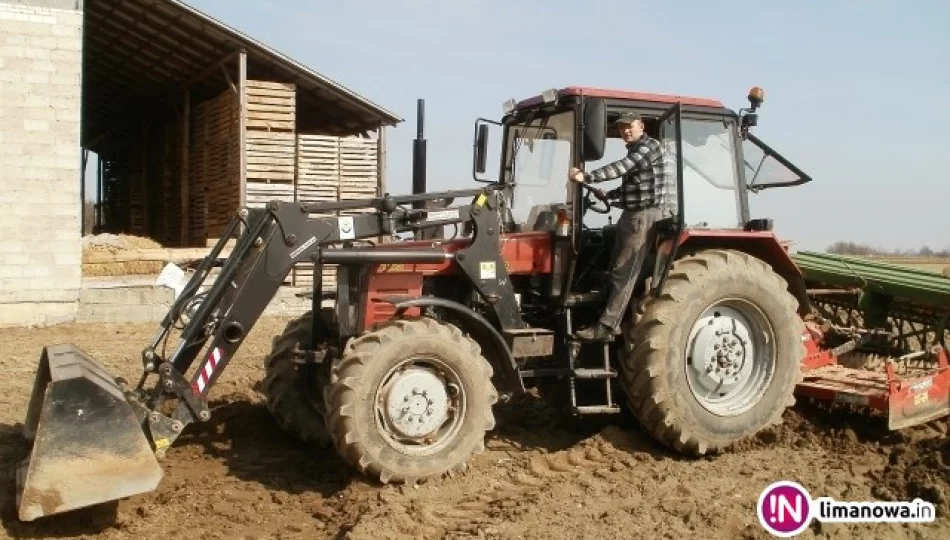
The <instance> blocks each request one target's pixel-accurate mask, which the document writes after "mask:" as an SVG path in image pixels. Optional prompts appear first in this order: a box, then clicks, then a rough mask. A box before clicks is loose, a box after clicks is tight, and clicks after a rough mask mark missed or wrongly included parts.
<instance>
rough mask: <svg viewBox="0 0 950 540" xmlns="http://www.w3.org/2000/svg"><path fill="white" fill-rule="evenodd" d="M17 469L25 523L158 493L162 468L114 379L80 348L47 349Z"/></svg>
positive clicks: (25, 426) (64, 346) (19, 504)
mask: <svg viewBox="0 0 950 540" xmlns="http://www.w3.org/2000/svg"><path fill="white" fill-rule="evenodd" d="M23 435H24V437H26V439H27V440H30V441H32V442H33V445H32V448H31V450H30V455H29V456H28V457H27V459H25V460H23V462H22V463H20V465H19V467H18V468H17V475H16V477H17V507H18V509H19V517H20V519H21V520H22V521H32V520H34V519H36V518H39V517H43V516H47V515H51V514H58V513H61V512H66V511H69V510H74V509H77V508H83V507H87V506H92V505H95V504H98V503H103V502H107V501H113V500H118V499H121V498H124V497H129V496H131V495H136V494H139V493H143V492H147V491H151V490H153V489H155V487H156V486H157V485H158V482H159V480H160V479H161V477H162V470H161V468H160V467H159V465H158V461H157V460H156V459H155V455H154V453H153V452H152V448H151V446H150V445H149V442H148V440H147V439H146V437H145V434H144V432H143V431H142V427H141V424H140V423H139V421H138V420H137V419H136V415H135V413H134V411H133V410H132V407H131V405H129V403H128V401H126V399H125V395H124V393H123V391H122V389H121V388H119V385H118V384H117V383H116V382H115V379H114V378H113V377H112V376H110V375H109V373H108V372H107V371H106V370H105V369H104V368H103V367H102V366H101V365H100V364H99V363H97V362H96V361H94V360H92V359H91V358H89V357H88V356H87V355H86V354H85V353H83V352H82V351H81V350H79V349H78V348H77V347H75V346H73V345H55V346H49V347H44V349H43V354H42V356H41V357H40V365H39V370H38V371H37V374H36V381H35V383H34V385H33V393H32V395H31V396H30V403H29V408H28V409H27V414H26V421H25V422H24V425H23Z"/></svg>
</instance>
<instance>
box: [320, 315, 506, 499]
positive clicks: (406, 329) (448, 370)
mask: <svg viewBox="0 0 950 540" xmlns="http://www.w3.org/2000/svg"><path fill="white" fill-rule="evenodd" d="M491 378H492V367H491V364H489V362H488V361H487V360H486V359H485V357H484V356H482V354H481V350H480V348H479V346H478V344H477V343H476V342H475V341H473V340H472V339H471V338H469V337H466V336H465V335H463V334H462V332H461V331H460V330H459V329H458V328H457V327H455V326H453V325H450V324H446V323H440V322H438V321H435V320H433V319H430V318H414V319H401V320H392V321H389V322H387V323H384V324H383V325H381V326H380V327H379V328H377V329H376V330H374V331H372V332H368V333H366V334H364V335H362V336H360V337H359V338H356V339H354V340H351V341H350V343H349V344H347V347H346V350H345V351H344V353H343V355H342V356H341V358H340V359H339V360H338V361H337V362H335V363H334V365H333V367H332V369H331V375H330V381H331V383H330V386H329V387H328V388H327V391H326V396H327V397H326V402H327V411H328V415H327V424H328V426H329V430H330V435H331V436H332V438H333V442H334V444H335V446H336V449H337V451H338V452H339V453H340V455H341V456H342V457H343V459H344V460H345V461H346V462H347V463H348V464H350V465H351V466H352V467H354V468H355V469H357V470H359V471H360V472H361V473H363V474H366V475H369V476H371V477H374V478H376V479H378V480H379V481H380V482H382V483H389V482H392V483H415V482H416V481H418V480H423V479H425V478H428V477H432V476H437V475H441V474H444V473H451V472H460V471H462V470H464V468H465V467H466V464H467V462H468V460H469V459H470V458H471V457H472V455H474V454H475V453H478V452H481V451H482V450H484V448H485V443H484V439H485V432H486V431H488V430H490V429H492V428H494V426H495V418H494V414H493V411H492V406H493V405H494V404H495V402H496V401H497V400H498V393H497V391H496V390H495V388H494V386H493V385H492V382H491Z"/></svg>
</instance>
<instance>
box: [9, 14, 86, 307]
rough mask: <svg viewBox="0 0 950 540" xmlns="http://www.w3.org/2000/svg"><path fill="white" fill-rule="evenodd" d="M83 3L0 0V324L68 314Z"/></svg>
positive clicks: (75, 266)
mask: <svg viewBox="0 0 950 540" xmlns="http://www.w3.org/2000/svg"><path fill="white" fill-rule="evenodd" d="M81 49H82V4H81V2H73V1H66V0H45V1H44V0H0V325H11V324H12V325H35V324H55V323H59V322H64V321H69V320H73V319H75V317H76V313H77V303H78V299H79V286H80V280H81V270H80V269H81V263H82V249H81V244H80V215H81V208H82V206H81V203H80V200H79V199H80V147H79V118H80V90H81V74H82V58H81V55H82V51H81Z"/></svg>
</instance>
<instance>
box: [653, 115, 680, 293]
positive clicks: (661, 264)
mask: <svg viewBox="0 0 950 540" xmlns="http://www.w3.org/2000/svg"><path fill="white" fill-rule="evenodd" d="M659 124H660V128H659V137H660V138H659V140H660V144H661V145H662V146H663V153H664V161H665V165H666V167H665V170H666V178H665V179H664V181H665V183H666V188H667V190H669V192H670V201H671V204H670V206H669V208H668V212H667V215H666V217H664V218H663V219H662V220H661V221H660V223H658V224H657V236H656V241H655V246H656V248H655V252H656V257H655V264H654V265H653V281H652V282H651V290H650V291H649V292H651V293H655V292H656V291H659V290H660V288H661V287H662V286H663V281H664V280H665V279H666V275H667V273H669V271H670V266H671V265H672V264H673V260H674V259H675V258H676V250H677V248H678V247H679V240H680V232H681V231H682V230H683V197H682V191H683V139H682V136H681V133H682V107H681V106H680V104H679V103H676V104H675V105H673V106H672V107H670V108H669V109H667V110H666V111H665V112H664V113H663V114H662V115H661V116H660V118H659Z"/></svg>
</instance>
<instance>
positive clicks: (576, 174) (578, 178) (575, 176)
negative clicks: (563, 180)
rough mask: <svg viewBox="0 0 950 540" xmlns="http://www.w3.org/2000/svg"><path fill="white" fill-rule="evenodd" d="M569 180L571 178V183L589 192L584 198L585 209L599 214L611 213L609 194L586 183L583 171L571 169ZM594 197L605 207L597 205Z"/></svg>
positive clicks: (575, 168)
mask: <svg viewBox="0 0 950 540" xmlns="http://www.w3.org/2000/svg"><path fill="white" fill-rule="evenodd" d="M568 178H570V180H571V182H574V183H576V184H580V185H581V186H582V187H583V188H584V189H586V190H587V194H586V195H585V196H584V207H585V208H587V209H590V210H591V211H593V212H597V213H598V214H609V213H610V199H609V198H608V197H607V194H606V193H604V192H603V191H602V190H600V189H598V188H595V187H594V186H592V185H590V184H588V183H587V182H586V181H585V178H584V172H583V171H581V170H580V169H578V168H577V167H571V171H570V172H569V173H568ZM592 197H594V198H597V199H598V200H599V201H600V202H602V203H603V207H600V206H597V204H596V203H595V202H594V201H593V200H592Z"/></svg>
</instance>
